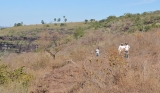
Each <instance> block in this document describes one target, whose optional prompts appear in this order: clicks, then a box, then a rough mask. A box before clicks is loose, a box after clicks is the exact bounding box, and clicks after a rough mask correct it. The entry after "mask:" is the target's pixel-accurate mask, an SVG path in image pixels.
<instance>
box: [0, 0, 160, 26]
mask: <svg viewBox="0 0 160 93" xmlns="http://www.w3.org/2000/svg"><path fill="white" fill-rule="evenodd" d="M156 10H160V0H0V26H7V27H10V26H13V25H14V24H15V23H21V22H23V24H24V25H33V24H41V21H42V20H43V21H44V22H45V23H54V18H56V19H58V18H60V19H61V22H64V18H63V16H65V18H66V19H67V22H83V21H84V20H85V19H87V20H90V19H95V20H101V19H106V18H107V17H108V16H112V15H114V16H117V17H118V16H121V15H124V14H125V13H132V14H135V13H143V12H150V11H156Z"/></svg>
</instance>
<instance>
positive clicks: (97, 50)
mask: <svg viewBox="0 0 160 93" xmlns="http://www.w3.org/2000/svg"><path fill="white" fill-rule="evenodd" d="M99 55H100V54H99V47H98V48H97V49H96V56H99Z"/></svg>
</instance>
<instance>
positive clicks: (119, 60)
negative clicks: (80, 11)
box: [1, 25, 160, 93]
mask: <svg viewBox="0 0 160 93" xmlns="http://www.w3.org/2000/svg"><path fill="white" fill-rule="evenodd" d="M72 26H73V25H72ZM159 31H160V29H154V30H153V31H150V32H146V33H138V32H137V33H133V34H123V35H121V34H118V33H117V34H108V33H106V32H104V31H101V30H97V31H92V32H87V33H86V35H85V36H84V37H82V38H80V39H78V40H75V41H74V40H73V41H72V42H70V43H68V44H66V45H65V47H63V48H62V50H60V51H59V52H58V53H57V57H56V59H55V60H54V59H53V58H52V56H51V55H50V54H49V53H47V52H45V51H42V52H37V53H23V54H14V53H13V54H9V55H6V56H3V57H2V58H1V59H2V60H1V62H2V63H4V64H7V65H9V66H10V67H11V68H12V69H15V68H18V67H21V66H25V71H26V72H27V73H31V74H32V75H33V76H34V80H33V81H32V83H31V86H30V88H29V90H34V89H36V86H39V84H42V85H44V86H48V85H45V84H46V83H44V82H43V81H41V80H42V79H43V78H44V77H46V76H47V75H49V74H50V72H51V71H52V70H53V69H57V70H58V69H60V70H61V67H65V65H66V64H68V63H65V62H66V61H67V60H72V61H73V62H74V63H75V64H76V65H78V67H79V68H76V69H78V71H79V72H78V71H77V73H79V74H82V75H79V76H81V77H78V76H75V77H76V78H77V79H76V80H77V82H78V83H77V82H76V83H74V84H73V87H72V88H70V89H69V90H65V89H64V91H65V92H67V93H159V92H160V79H159V77H160V72H159V70H160V66H159V65H160V62H159V59H160V57H159V56H160V52H159V50H160V47H159V46H160V41H159V40H160V32H159ZM43 35H44V37H45V36H49V34H42V35H41V36H43ZM43 40H44V39H42V41H41V42H44V43H46V44H45V45H47V44H48V42H50V41H48V42H46V40H44V41H43ZM124 42H128V43H129V45H130V46H131V49H130V57H129V59H124V58H123V57H122V56H120V55H118V53H117V52H118V51H117V50H118V46H119V44H120V43H124ZM44 43H43V44H44ZM43 44H42V45H43ZM43 47H46V46H43ZM97 47H99V48H100V57H96V56H95V49H96V48H97ZM127 63H128V65H127ZM75 64H73V63H72V62H71V65H74V66H76V65H75ZM66 69H68V68H66ZM73 70H74V69H73ZM68 73H70V72H68ZM64 74H66V73H64ZM51 82H52V81H51ZM82 83H83V87H82V85H81V84H82ZM14 85H16V84H11V87H13V86H14ZM43 89H46V90H47V88H46V87H43ZM3 91H4V90H3ZM19 91H20V90H19ZM6 93H7V92H6ZM8 93H10V91H8ZM12 93H14V92H13V91H12ZM15 93H16V92H15Z"/></svg>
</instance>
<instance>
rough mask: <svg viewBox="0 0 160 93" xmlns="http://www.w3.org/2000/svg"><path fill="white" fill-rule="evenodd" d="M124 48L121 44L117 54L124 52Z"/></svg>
mask: <svg viewBox="0 0 160 93" xmlns="http://www.w3.org/2000/svg"><path fill="white" fill-rule="evenodd" d="M124 48H125V46H124V45H123V43H121V44H120V45H119V47H118V52H119V54H121V53H122V52H123V51H124Z"/></svg>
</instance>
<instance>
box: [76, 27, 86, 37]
mask: <svg viewBox="0 0 160 93" xmlns="http://www.w3.org/2000/svg"><path fill="white" fill-rule="evenodd" d="M83 35H84V29H82V28H78V29H76V30H75V32H74V37H75V38H76V39H78V38H80V37H82V36H83Z"/></svg>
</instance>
